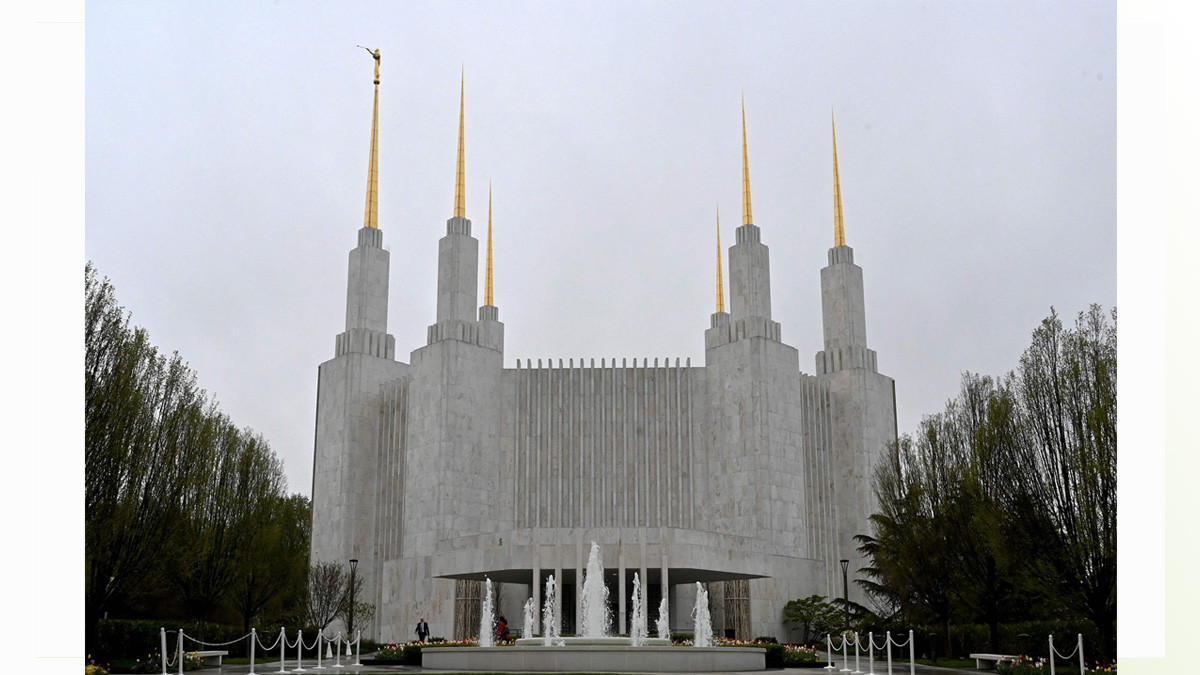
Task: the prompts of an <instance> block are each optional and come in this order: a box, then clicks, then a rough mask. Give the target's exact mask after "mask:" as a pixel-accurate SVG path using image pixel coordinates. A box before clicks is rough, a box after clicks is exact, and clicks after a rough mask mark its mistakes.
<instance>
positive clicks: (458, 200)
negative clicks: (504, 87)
mask: <svg viewBox="0 0 1200 675" xmlns="http://www.w3.org/2000/svg"><path fill="white" fill-rule="evenodd" d="M466 82H467V71H466V69H465V68H464V69H463V74H462V83H461V84H460V85H459V87H460V88H459V94H458V172H457V174H456V176H455V179H454V217H455V218H466V217H467V179H466V156H465V155H464V153H463V138H464V135H465V130H466V126H465V125H464V119H465V117H464V115H463V113H464V105H463V102H464V101H465V100H466V91H467V89H466Z"/></svg>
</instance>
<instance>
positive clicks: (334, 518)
mask: <svg viewBox="0 0 1200 675" xmlns="http://www.w3.org/2000/svg"><path fill="white" fill-rule="evenodd" d="M367 51H371V50H367ZM371 56H372V57H374V59H375V80H374V81H375V103H374V109H373V113H372V117H371V150H370V157H369V159H368V163H367V200H366V207H365V209H364V214H363V226H362V228H360V229H359V230H358V246H356V247H355V248H354V249H353V250H352V251H350V260H349V269H348V274H347V284H346V330H345V331H343V332H342V333H340V334H339V335H338V336H337V339H336V341H335V346H334V358H332V359H330V360H329V361H326V362H325V363H322V364H321V366H320V368H319V369H318V371H317V423H316V427H317V428H316V438H315V441H314V448H313V490H312V495H313V505H312V525H313V527H312V533H313V535H312V546H311V549H310V558H311V561H312V562H334V563H338V564H345V563H346V561H348V560H350V559H351V558H354V559H358V560H360V561H361V564H360V565H359V568H358V574H357V576H358V578H359V579H361V580H362V583H363V591H362V593H361V595H360V596H359V597H361V598H362V599H363V601H364V602H370V603H378V588H379V585H378V578H379V575H378V571H379V570H378V567H377V561H376V557H375V508H374V503H375V501H374V494H375V491H376V488H377V461H376V459H377V453H378V448H377V446H376V443H375V441H376V428H377V419H378V414H379V392H380V386H381V385H382V384H383V383H384V382H387V381H390V380H393V379H395V378H397V377H399V376H401V375H403V373H404V372H405V369H406V368H407V366H405V364H403V363H397V362H396V361H395V360H394V359H395V344H396V343H395V338H393V337H392V336H391V335H390V334H388V332H387V314H388V312H387V309H388V263H389V260H388V258H389V254H388V252H387V251H386V250H384V249H383V232H382V231H381V230H380V229H379V198H378V193H379V189H378V183H379V177H378V171H379V63H380V54H379V50H378V49H376V50H375V51H373V52H371Z"/></svg>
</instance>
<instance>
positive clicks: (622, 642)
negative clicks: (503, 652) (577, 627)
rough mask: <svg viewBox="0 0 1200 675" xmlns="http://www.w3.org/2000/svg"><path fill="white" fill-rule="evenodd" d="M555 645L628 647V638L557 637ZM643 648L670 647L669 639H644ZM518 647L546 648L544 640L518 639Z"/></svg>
mask: <svg viewBox="0 0 1200 675" xmlns="http://www.w3.org/2000/svg"><path fill="white" fill-rule="evenodd" d="M553 639H554V642H555V643H559V642H561V643H562V646H578V645H590V646H594V647H630V646H632V645H631V644H630V643H629V638H627V637H557V638H553ZM643 642H644V643H645V644H644V645H642V646H644V647H670V646H671V638H657V637H656V638H651V637H648V638H644V639H643ZM517 646H518V647H544V646H546V639H545V638H519V639H518V640H517Z"/></svg>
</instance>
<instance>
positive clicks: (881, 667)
mask: <svg viewBox="0 0 1200 675" xmlns="http://www.w3.org/2000/svg"><path fill="white" fill-rule="evenodd" d="M853 664H854V660H853V659H851V660H850V667H851V670H853V667H854V665H853ZM321 665H322V666H323V667H322V668H320V669H317V667H316V666H317V664H316V662H315V661H305V662H303V663H302V666H303V668H304V670H302V671H297V670H296V662H295V661H289V662H287V663H286V665H285V666H284V670H283V671H282V673H281V671H280V669H279V662H278V661H275V662H273V663H272V662H268V663H258V664H255V666H254V675H387V674H389V673H396V674H398V673H452V672H461V671H449V670H429V669H426V668H421V667H420V666H353V665H350V666H346V665H343V666H342V667H340V668H339V667H336V666H330V665H328V662H327V661H326V662H324V663H322V664H321ZM859 668H861V669H862V672H861V674H860V675H868V670H869V668H868V664H867V659H860V661H859ZM177 672H178V671H175V670H172V671H170V673H171V675H174V674H175V673H177ZM982 672H987V671H979V670H975V669H974V668H971V669H963V668H937V667H934V666H923V665H921V664H917V665H916V669H915V673H916V675H962V674H964V673H973V674H974V675H979V674H980V673H982ZM187 673H190V674H191V675H250V666H249V665H223V666H220V667H214V668H204V669H202V670H192V671H187ZM764 674H768V675H771V674H774V675H854V673H852V672H851V673H843V672H840V669H834V670H825V669H820V668H784V669H779V668H775V669H768V670H755V671H745V672H727V673H723V674H721V675H764ZM112 675H119V674H118V673H113V674H112ZM874 675H888V670H887V661H876V662H875V670H874ZM892 675H909V667H908V662H907V661H905V662H904V663H899V662H895V661H894V662H893V663H892Z"/></svg>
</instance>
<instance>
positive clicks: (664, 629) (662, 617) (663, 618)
mask: <svg viewBox="0 0 1200 675" xmlns="http://www.w3.org/2000/svg"><path fill="white" fill-rule="evenodd" d="M670 605H671V603H669V602H667V598H666V597H665V596H664V597H663V599H662V600H661V601H660V602H659V603H658V623H657V624H656V625H657V626H658V637H660V638H664V639H666V640H670V639H671V619H670V614H668V612H669V611H670V609H669V608H670Z"/></svg>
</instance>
